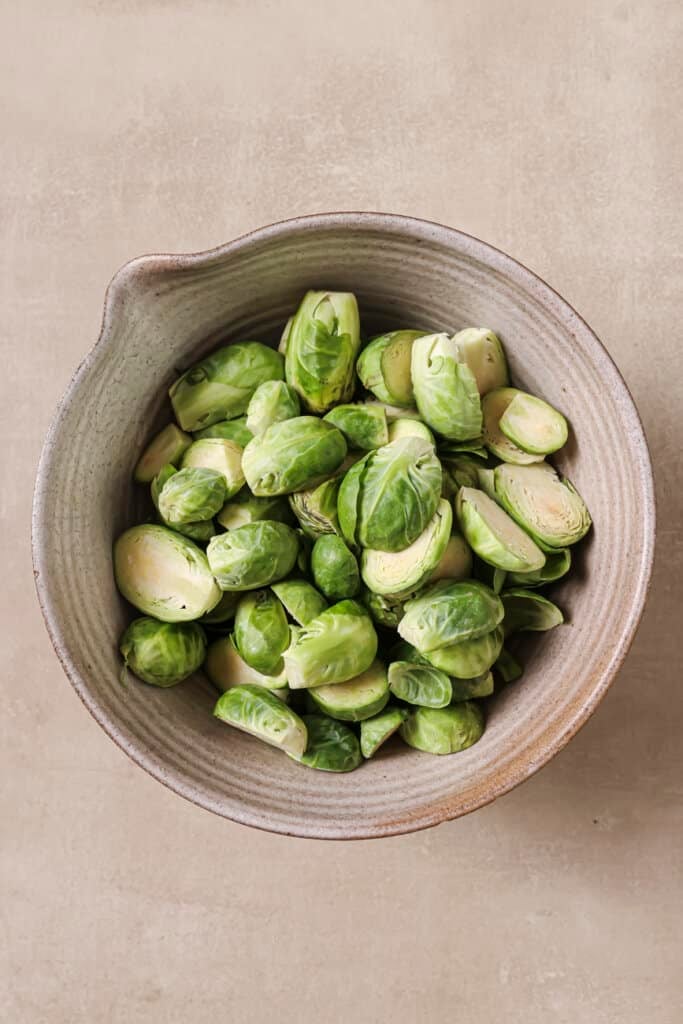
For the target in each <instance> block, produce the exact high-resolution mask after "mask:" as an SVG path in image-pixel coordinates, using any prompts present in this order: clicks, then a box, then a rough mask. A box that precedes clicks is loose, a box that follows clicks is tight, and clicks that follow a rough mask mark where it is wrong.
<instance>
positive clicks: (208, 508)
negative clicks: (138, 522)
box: [159, 469, 225, 526]
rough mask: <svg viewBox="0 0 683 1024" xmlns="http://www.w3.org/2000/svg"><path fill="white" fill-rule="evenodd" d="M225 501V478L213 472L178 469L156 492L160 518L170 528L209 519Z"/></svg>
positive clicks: (208, 470) (211, 470)
mask: <svg viewBox="0 0 683 1024" xmlns="http://www.w3.org/2000/svg"><path fill="white" fill-rule="evenodd" d="M224 501H225V478H224V477H223V475H222V474H221V473H217V472H216V471H215V470H213V469H181V470H180V471H179V472H178V473H174V474H173V475H172V476H170V477H169V478H168V480H167V481H166V483H165V484H164V486H163V487H162V488H161V492H160V493H159V515H160V516H161V517H162V518H163V520H164V522H166V523H168V524H169V525H170V526H174V525H176V524H177V525H180V526H182V525H183V524H185V523H196V522H197V521H198V520H204V519H211V517H212V516H215V514H216V512H218V511H220V509H221V508H222V507H223V502H224Z"/></svg>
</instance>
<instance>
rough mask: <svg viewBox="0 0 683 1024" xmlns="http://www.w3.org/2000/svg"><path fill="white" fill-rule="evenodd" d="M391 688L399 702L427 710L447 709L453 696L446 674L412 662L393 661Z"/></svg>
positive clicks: (391, 666)
mask: <svg viewBox="0 0 683 1024" xmlns="http://www.w3.org/2000/svg"><path fill="white" fill-rule="evenodd" d="M389 688H390V690H391V692H392V693H393V695H394V697H398V699H399V700H403V701H405V702H406V703H407V704H420V705H421V706H422V707H425V708H445V707H446V705H447V704H450V702H451V697H452V695H453V688H452V686H451V681H450V679H449V678H448V676H447V675H446V674H445V673H444V672H439V670H438V669H437V668H433V667H432V666H431V665H419V664H415V663H414V662H412V661H393V662H392V663H391V665H389Z"/></svg>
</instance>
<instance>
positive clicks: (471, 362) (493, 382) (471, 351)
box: [453, 327, 508, 395]
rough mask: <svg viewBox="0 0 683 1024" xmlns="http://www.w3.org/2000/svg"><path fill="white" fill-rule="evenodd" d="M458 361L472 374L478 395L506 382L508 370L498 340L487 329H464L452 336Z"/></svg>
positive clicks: (484, 393)
mask: <svg viewBox="0 0 683 1024" xmlns="http://www.w3.org/2000/svg"><path fill="white" fill-rule="evenodd" d="M453 343H454V345H455V347H456V348H457V350H458V354H459V357H460V361H461V362H463V363H466V364H467V366H468V367H469V368H470V370H471V371H472V373H473V374H474V378H475V380H476V382H477V388H478V390H479V394H480V395H486V394H488V392H489V391H493V389H494V388H500V387H504V386H505V385H506V384H507V382H508V368H507V362H506V359H505V353H504V351H503V346H502V345H501V343H500V338H499V337H498V335H497V334H494V333H493V331H491V330H489V329H488V327H466V328H465V329H464V330H462V331H458V333H457V334H454V335H453Z"/></svg>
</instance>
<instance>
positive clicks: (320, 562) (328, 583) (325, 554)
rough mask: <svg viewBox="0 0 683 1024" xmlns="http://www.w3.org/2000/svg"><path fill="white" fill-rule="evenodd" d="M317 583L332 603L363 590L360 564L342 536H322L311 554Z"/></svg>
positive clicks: (312, 568) (312, 567) (314, 577)
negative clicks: (361, 588)
mask: <svg viewBox="0 0 683 1024" xmlns="http://www.w3.org/2000/svg"><path fill="white" fill-rule="evenodd" d="M310 569H311V575H312V576H313V582H314V583H315V585H316V587H317V588H318V590H320V591H321V592H322V593H323V594H324V595H325V597H326V598H327V599H328V600H329V601H343V600H344V598H347V597H355V596H356V594H357V593H358V591H359V590H360V573H359V571H358V562H357V561H356V559H355V557H354V555H353V554H352V552H351V551H349V549H348V548H347V546H346V544H345V543H344V541H343V540H342V539H341V537H337V536H336V535H335V534H332V533H326V534H323V536H322V537H318V539H317V540H316V542H315V544H314V545H313V550H312V552H311V565H310Z"/></svg>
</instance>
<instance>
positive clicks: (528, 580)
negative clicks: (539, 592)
mask: <svg viewBox="0 0 683 1024" xmlns="http://www.w3.org/2000/svg"><path fill="white" fill-rule="evenodd" d="M571 564H572V553H571V550H570V548H555V550H554V551H549V552H548V553H547V554H546V556H545V565H544V566H543V567H542V568H541V569H536V571H535V572H509V573H508V574H507V576H506V582H507V583H508V585H509V586H512V587H524V588H525V589H528V588H530V587H543V586H545V585H546V584H547V583H554V582H555V581H556V580H559V579H562V577H563V576H566V575H567V573H568V572H569V570H570V568H571Z"/></svg>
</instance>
